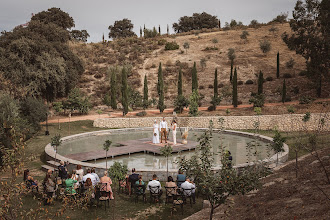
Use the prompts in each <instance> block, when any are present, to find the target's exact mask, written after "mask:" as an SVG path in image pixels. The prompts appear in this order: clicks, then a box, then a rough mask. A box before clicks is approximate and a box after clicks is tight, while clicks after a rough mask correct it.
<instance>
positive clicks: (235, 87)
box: [233, 68, 238, 108]
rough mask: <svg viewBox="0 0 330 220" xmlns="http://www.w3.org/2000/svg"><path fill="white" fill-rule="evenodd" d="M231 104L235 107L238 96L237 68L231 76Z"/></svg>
mask: <svg viewBox="0 0 330 220" xmlns="http://www.w3.org/2000/svg"><path fill="white" fill-rule="evenodd" d="M233 105H234V107H235V108H236V107H237V105H238V97H237V70H236V68H235V71H234V77H233Z"/></svg>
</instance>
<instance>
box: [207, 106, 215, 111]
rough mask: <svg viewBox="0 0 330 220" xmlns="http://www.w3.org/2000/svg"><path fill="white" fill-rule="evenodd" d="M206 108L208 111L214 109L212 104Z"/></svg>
mask: <svg viewBox="0 0 330 220" xmlns="http://www.w3.org/2000/svg"><path fill="white" fill-rule="evenodd" d="M207 110H208V111H210V112H211V111H214V110H215V107H214V106H213V105H211V106H209V107H208V108H207Z"/></svg>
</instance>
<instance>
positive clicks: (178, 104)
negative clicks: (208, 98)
mask: <svg viewBox="0 0 330 220" xmlns="http://www.w3.org/2000/svg"><path fill="white" fill-rule="evenodd" d="M188 106H189V100H188V99H187V98H186V97H184V96H183V95H179V96H177V97H176V99H175V100H174V111H175V112H177V113H182V111H183V109H184V108H187V107H188Z"/></svg>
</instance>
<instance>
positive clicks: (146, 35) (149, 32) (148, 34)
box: [144, 28, 158, 38]
mask: <svg viewBox="0 0 330 220" xmlns="http://www.w3.org/2000/svg"><path fill="white" fill-rule="evenodd" d="M157 35H158V32H157V30H156V28H153V29H152V30H151V29H147V28H146V29H144V38H154V37H156V36H157Z"/></svg>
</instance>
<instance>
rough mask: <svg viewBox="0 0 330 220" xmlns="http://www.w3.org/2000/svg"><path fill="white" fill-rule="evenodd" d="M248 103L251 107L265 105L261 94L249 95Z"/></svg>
mask: <svg viewBox="0 0 330 220" xmlns="http://www.w3.org/2000/svg"><path fill="white" fill-rule="evenodd" d="M249 103H250V104H251V103H253V107H262V106H264V104H265V97H264V95H263V94H251V98H250V99H249Z"/></svg>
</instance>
